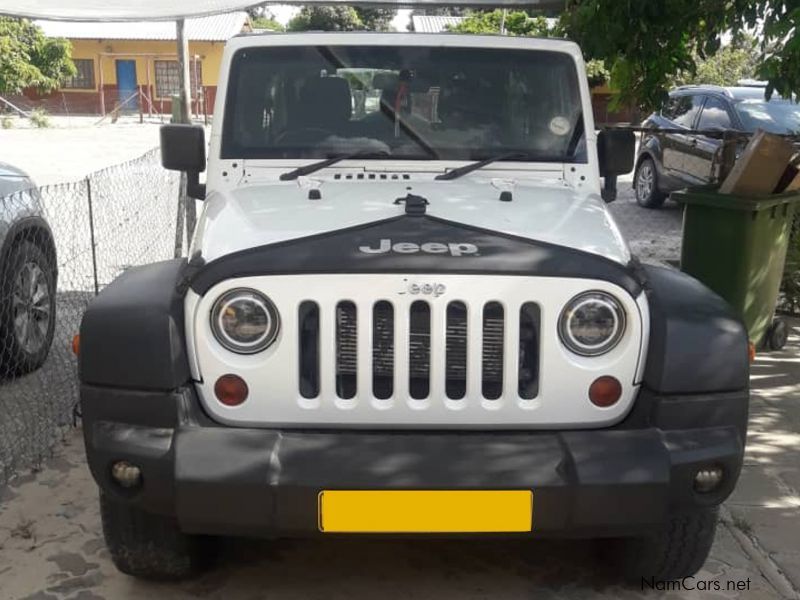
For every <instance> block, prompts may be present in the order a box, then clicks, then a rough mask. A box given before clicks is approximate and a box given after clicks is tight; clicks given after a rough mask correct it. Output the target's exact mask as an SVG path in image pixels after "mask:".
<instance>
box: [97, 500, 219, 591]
mask: <svg viewBox="0 0 800 600" xmlns="http://www.w3.org/2000/svg"><path fill="white" fill-rule="evenodd" d="M100 515H101V519H102V521H103V536H104V537H105V540H106V546H107V547H108V551H109V553H110V554H111V560H112V561H113V562H114V566H116V567H117V569H119V570H120V571H122V572H123V573H125V574H127V575H132V576H133V577H138V578H141V579H150V580H155V581H179V580H182V579H187V578H189V577H192V576H194V575H197V574H199V573H201V572H202V571H203V570H204V569H206V568H207V567H208V566H209V565H210V563H211V560H212V558H213V554H214V540H213V538H208V537H202V536H193V535H188V534H185V533H183V532H182V531H181V530H180V529H179V528H178V522H177V520H176V519H174V518H172V517H167V516H163V515H155V514H151V513H146V512H144V511H142V510H139V509H137V508H135V507H133V506H131V505H130V504H128V503H126V502H121V501H119V500H115V499H113V498H110V497H109V496H108V495H106V494H103V493H102V492H101V493H100Z"/></svg>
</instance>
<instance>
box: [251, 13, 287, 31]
mask: <svg viewBox="0 0 800 600" xmlns="http://www.w3.org/2000/svg"><path fill="white" fill-rule="evenodd" d="M250 23H251V24H252V25H253V29H268V30H269V31H284V30H285V29H286V28H285V27H284V26H283V25H281V24H280V23H279V22H278V21H276V20H275V17H274V15H273V14H272V13H270V12H267V13H265V14H262V15H260V16H258V17H253V18H251V19H250Z"/></svg>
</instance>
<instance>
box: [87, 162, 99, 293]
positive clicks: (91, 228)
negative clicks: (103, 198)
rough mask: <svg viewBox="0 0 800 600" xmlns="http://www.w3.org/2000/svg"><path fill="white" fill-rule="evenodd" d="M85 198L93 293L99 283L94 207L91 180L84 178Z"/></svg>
mask: <svg viewBox="0 0 800 600" xmlns="http://www.w3.org/2000/svg"><path fill="white" fill-rule="evenodd" d="M86 199H87V200H88V201H89V238H90V240H91V243H92V274H93V275H94V295H95V296H97V294H99V293H100V283H99V281H98V279H97V247H96V244H95V239H94V209H93V207H92V180H91V179H89V178H88V177H87V178H86Z"/></svg>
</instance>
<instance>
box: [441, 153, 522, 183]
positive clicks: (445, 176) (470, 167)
mask: <svg viewBox="0 0 800 600" xmlns="http://www.w3.org/2000/svg"><path fill="white" fill-rule="evenodd" d="M512 158H532V156H531V155H530V154H528V153H527V152H507V153H506V154H498V155H497V156H490V157H489V158H484V159H483V160H479V161H476V162H473V163H469V164H467V165H464V166H463V167H458V168H457V169H453V170H452V171H448V172H447V173H442V174H441V175H437V176H436V177H434V179H438V180H439V181H443V180H448V181H449V180H450V179H457V178H459V177H461V176H462V175H466V174H467V173H472V172H473V171H477V170H478V169H482V168H483V167H485V166H486V165H489V164H491V163H493V162H497V161H499V160H511V159H512Z"/></svg>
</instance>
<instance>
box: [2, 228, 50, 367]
mask: <svg viewBox="0 0 800 600" xmlns="http://www.w3.org/2000/svg"><path fill="white" fill-rule="evenodd" d="M0 305H1V306H2V308H0V365H1V366H0V372H2V373H3V374H4V375H23V374H25V373H30V372H31V371H33V370H35V369H38V368H39V367H41V366H42V364H43V363H44V361H45V360H46V359H47V355H48V353H49V352H50V346H51V344H52V343H53V334H54V332H55V323H56V267H55V265H54V264H52V263H51V261H50V259H48V257H47V256H46V255H45V253H44V252H43V251H42V250H41V248H39V247H38V246H37V245H35V244H33V243H31V242H22V243H18V244H15V245H14V246H13V247H12V248H11V251H10V252H9V255H8V257H7V260H6V264H5V265H4V267H3V269H2V273H0Z"/></svg>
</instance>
